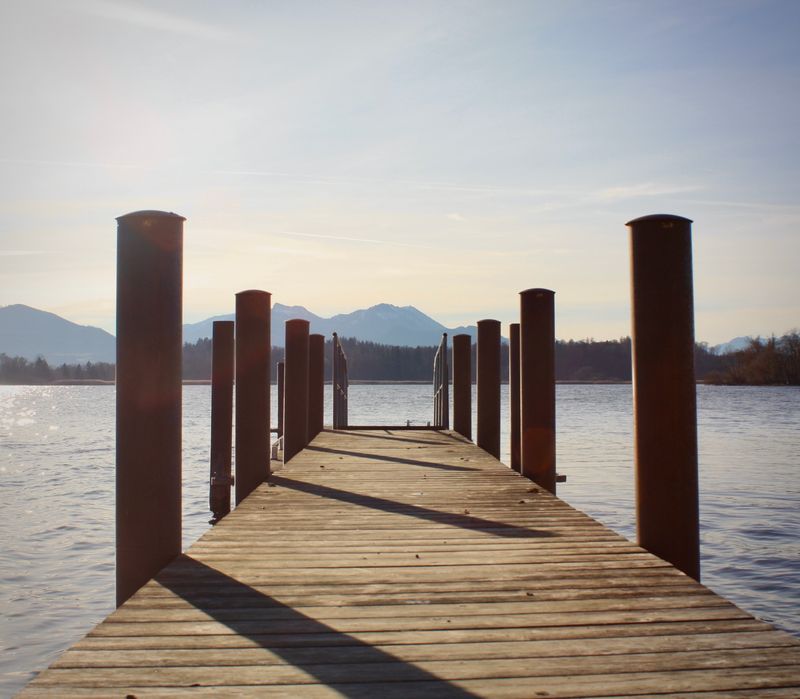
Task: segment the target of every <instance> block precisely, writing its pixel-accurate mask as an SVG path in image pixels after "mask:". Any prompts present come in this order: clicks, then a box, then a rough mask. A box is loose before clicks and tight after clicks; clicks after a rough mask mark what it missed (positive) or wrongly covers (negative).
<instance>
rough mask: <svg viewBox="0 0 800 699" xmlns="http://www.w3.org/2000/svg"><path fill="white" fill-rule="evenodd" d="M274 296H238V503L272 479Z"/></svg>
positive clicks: (254, 291)
mask: <svg viewBox="0 0 800 699" xmlns="http://www.w3.org/2000/svg"><path fill="white" fill-rule="evenodd" d="M271 299H272V295H271V294H270V293H269V292H267V291H260V290H257V289H251V290H249V291H240V292H239V293H238V294H236V430H235V433H236V488H235V492H236V503H237V504H239V503H240V502H241V501H242V500H244V499H245V498H246V497H247V496H248V495H249V494H250V493H251V492H252V491H253V490H254V489H255V488H257V487H258V486H259V485H260V484H261V483H262V482H263V481H264V480H266V478H267V477H268V476H269V458H270V433H269V429H270V415H269V412H270V404H269V402H270V396H269V394H270V365H271V362H270V353H271V349H272V348H271V346H270V315H271Z"/></svg>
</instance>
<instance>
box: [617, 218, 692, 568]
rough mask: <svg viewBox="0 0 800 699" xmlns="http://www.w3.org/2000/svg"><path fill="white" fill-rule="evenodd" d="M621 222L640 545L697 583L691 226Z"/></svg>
mask: <svg viewBox="0 0 800 699" xmlns="http://www.w3.org/2000/svg"><path fill="white" fill-rule="evenodd" d="M627 225H628V226H629V227H630V243H631V272H632V285H633V286H632V297H633V298H632V306H633V309H632V310H633V338H632V340H633V342H632V351H633V396H634V423H635V454H636V457H635V458H636V512H637V530H638V538H639V544H640V546H642V547H643V548H646V549H647V550H648V551H650V552H651V553H654V554H655V555H657V556H660V557H661V558H663V559H665V560H667V561H669V562H670V563H672V564H673V565H674V566H676V567H677V568H679V569H680V570H682V571H683V572H684V573H686V574H687V575H689V576H691V577H693V578H695V579H696V580H699V579H700V534H699V506H698V477H697V406H696V395H695V391H696V387H695V375H694V298H693V288H692V287H693V285H692V228H691V225H692V222H691V221H690V220H689V219H686V218H682V217H680V216H669V215H661V214H659V215H654V216H645V217H643V218H638V219H635V220H633V221H629V222H628V224H627Z"/></svg>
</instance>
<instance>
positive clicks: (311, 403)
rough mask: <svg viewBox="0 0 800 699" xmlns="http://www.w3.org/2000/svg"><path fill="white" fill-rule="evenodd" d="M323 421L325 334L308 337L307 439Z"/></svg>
mask: <svg viewBox="0 0 800 699" xmlns="http://www.w3.org/2000/svg"><path fill="white" fill-rule="evenodd" d="M324 422H325V336H324V335H317V334H316V333H315V334H313V335H309V337H308V441H309V442H310V441H311V440H312V439H314V437H316V436H317V435H318V434H319V433H320V432H322V428H323V425H324Z"/></svg>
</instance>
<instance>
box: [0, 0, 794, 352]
mask: <svg viewBox="0 0 800 699" xmlns="http://www.w3.org/2000/svg"><path fill="white" fill-rule="evenodd" d="M798 36H800V2H797V1H795V0H787V1H784V2H772V1H769V0H727V1H725V2H716V1H714V0H705V1H700V2H697V1H695V2H658V1H656V0H648V1H646V2H642V1H636V2H628V1H626V0H619V1H612V0H609V1H601V0H584V1H582V2H569V1H566V0H559V1H555V0H552V1H550V2H535V1H528V2H506V1H503V0H492V1H490V2H483V1H477V0H473V1H466V0H464V1H461V2H433V1H428V2H333V1H330V2H303V1H301V0H298V1H292V2H269V1H267V0H264V1H263V2H256V1H245V0H238V1H237V0H225V1H224V2H223V1H222V0H219V1H217V2H211V1H210V0H205V1H203V0H183V1H180V0H175V1H172V2H168V1H162V2H145V1H144V0H137V1H136V2H133V1H132V0H2V2H0V66H2V69H0V94H2V95H3V99H2V105H3V106H2V111H0V305H5V304H10V303H27V304H30V305H33V306H36V307H39V308H44V309H46V310H50V311H53V312H56V313H59V314H62V315H64V316H66V317H68V318H70V319H71V320H75V321H77V322H81V323H87V324H95V325H100V326H103V327H105V328H107V329H109V330H112V331H113V328H114V318H113V315H114V303H115V301H114V293H115V291H114V284H115V282H114V279H115V276H114V265H115V230H116V228H115V222H114V218H115V217H116V216H118V215H120V214H123V213H127V212H129V211H134V210H137V209H152V208H158V209H166V210H171V211H175V212H177V213H180V214H182V215H184V216H186V217H187V219H188V221H187V223H186V228H185V230H186V238H185V250H184V254H185V294H184V308H185V314H186V320H187V321H196V320H200V319H202V318H205V317H208V316H210V315H214V314H217V313H224V312H229V311H231V310H232V308H233V294H234V293H235V292H236V291H238V290H241V289H244V288H263V289H266V290H268V291H271V292H272V293H273V299H274V300H275V301H280V302H282V303H287V304H301V305H304V306H306V307H308V308H309V309H311V310H312V311H314V312H316V313H319V314H321V315H332V314H334V313H337V312H347V311H351V310H353V309H356V308H361V307H366V306H369V305H372V304H374V303H378V302H382V301H386V302H389V303H394V304H397V305H406V304H412V305H415V306H417V307H418V308H420V309H421V310H423V311H424V312H426V313H428V314H429V315H432V316H433V317H435V318H436V319H437V320H440V321H441V322H443V323H445V324H447V325H456V324H461V323H473V322H474V321H475V320H477V319H479V318H484V317H495V318H499V319H500V320H501V321H503V322H504V323H507V322H510V321H513V320H514V319H515V317H516V314H517V312H518V301H517V292H518V291H520V290H522V289H525V288H529V287H532V286H543V287H549V288H552V289H554V290H555V291H556V309H557V334H558V336H559V337H563V338H570V337H572V338H582V337H595V338H614V337H619V336H622V335H627V334H629V332H630V319H629V318H630V308H629V269H628V247H627V246H628V241H627V229H626V228H625V226H624V223H625V221H627V220H629V219H631V218H635V217H637V216H640V215H644V214H650V213H656V212H666V213H675V214H679V215H683V216H687V217H689V218H691V219H693V220H694V221H695V224H694V251H695V297H696V317H697V322H696V325H697V331H696V332H697V337H698V339H700V340H707V341H710V342H712V343H716V342H722V341H725V340H728V339H730V338H731V337H733V336H735V335H741V334H769V333H772V332H775V333H778V334H780V333H783V332H785V331H786V330H788V329H790V328H795V327H797V326H800V281H798V278H800V274H798V269H800V262H799V261H800V197H798V190H799V189H800V176H799V175H800V165H799V163H800V147H799V146H800V135H799V133H798V126H799V125H800V49H798V46H800V40H798Z"/></svg>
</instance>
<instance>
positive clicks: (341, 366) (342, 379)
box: [333, 333, 348, 430]
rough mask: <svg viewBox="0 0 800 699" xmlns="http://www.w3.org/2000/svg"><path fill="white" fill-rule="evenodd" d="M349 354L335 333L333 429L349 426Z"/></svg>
mask: <svg viewBox="0 0 800 699" xmlns="http://www.w3.org/2000/svg"><path fill="white" fill-rule="evenodd" d="M347 387H348V382H347V355H346V354H345V353H344V350H343V349H342V343H341V342H339V336H338V335H337V334H336V333H333V429H335V430H342V429H346V428H347Z"/></svg>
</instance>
